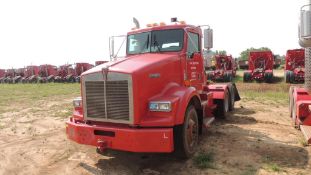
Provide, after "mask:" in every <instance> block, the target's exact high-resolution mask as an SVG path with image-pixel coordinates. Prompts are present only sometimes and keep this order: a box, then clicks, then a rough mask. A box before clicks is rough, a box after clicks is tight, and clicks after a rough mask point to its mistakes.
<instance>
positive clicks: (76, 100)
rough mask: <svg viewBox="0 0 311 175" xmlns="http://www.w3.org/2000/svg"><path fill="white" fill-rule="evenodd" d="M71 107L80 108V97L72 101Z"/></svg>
mask: <svg viewBox="0 0 311 175" xmlns="http://www.w3.org/2000/svg"><path fill="white" fill-rule="evenodd" d="M73 107H75V108H79V107H82V99H81V97H77V98H75V99H73Z"/></svg>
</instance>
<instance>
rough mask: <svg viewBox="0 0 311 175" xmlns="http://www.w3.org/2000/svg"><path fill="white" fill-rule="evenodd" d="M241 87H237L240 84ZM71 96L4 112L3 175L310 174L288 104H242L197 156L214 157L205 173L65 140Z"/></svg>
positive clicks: (165, 157)
mask: <svg viewBox="0 0 311 175" xmlns="http://www.w3.org/2000/svg"><path fill="white" fill-rule="evenodd" d="M238 86H239V85H238ZM73 97H74V95H72V97H71V96H70V97H69V96H58V97H53V98H49V99H48V100H40V99H39V100H37V101H35V102H34V103H33V104H32V105H31V106H30V105H27V104H24V103H17V104H14V105H10V106H6V109H5V110H3V112H1V110H0V150H1V151H0V174H105V175H106V174H107V175H114V174H116V175H117V174H133V175H137V174H144V175H159V174H184V175H188V174H195V175H197V174H198V175H199V174H237V175H240V174H241V175H253V174H290V175H292V174H297V175H300V174H306V175H307V174H311V166H310V165H311V163H310V160H309V157H310V154H311V147H309V146H308V147H304V146H303V136H302V133H301V132H300V131H298V130H296V129H294V128H293V127H292V126H291V122H290V118H289V114H288V107H287V105H286V103H278V102H275V101H269V100H252V99H249V98H244V97H243V96H242V100H241V101H240V102H238V103H236V111H235V112H233V113H232V114H230V116H229V117H228V118H227V119H225V120H217V121H216V122H215V123H214V124H213V125H212V126H211V128H209V129H208V130H205V131H204V134H203V135H202V136H201V139H200V146H199V151H198V153H197V154H200V153H202V152H210V153H212V154H213V155H214V156H213V162H212V165H213V166H212V167H211V168H208V169H199V168H197V167H196V166H195V164H194V161H193V159H190V160H187V161H182V160H178V159H176V158H174V156H173V155H171V154H134V153H126V152H115V151H108V152H107V155H105V156H102V155H98V154H97V153H96V152H95V148H94V147H89V146H84V145H79V144H76V143H73V142H71V141H69V140H67V138H66V135H65V121H66V120H67V118H66V117H57V116H58V115H59V114H61V113H62V112H63V113H64V114H66V111H64V106H67V105H70V104H71V101H72V98H73Z"/></svg>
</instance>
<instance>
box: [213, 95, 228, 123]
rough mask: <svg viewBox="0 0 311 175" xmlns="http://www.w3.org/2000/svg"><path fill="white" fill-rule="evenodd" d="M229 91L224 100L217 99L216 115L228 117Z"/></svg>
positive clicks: (222, 117)
mask: <svg viewBox="0 0 311 175" xmlns="http://www.w3.org/2000/svg"><path fill="white" fill-rule="evenodd" d="M229 98H230V97H229V92H228V91H227V92H226V93H225V97H224V99H223V100H215V102H216V105H217V107H216V111H215V117H217V118H221V119H225V118H226V117H227V114H228V112H229V106H230V105H229Z"/></svg>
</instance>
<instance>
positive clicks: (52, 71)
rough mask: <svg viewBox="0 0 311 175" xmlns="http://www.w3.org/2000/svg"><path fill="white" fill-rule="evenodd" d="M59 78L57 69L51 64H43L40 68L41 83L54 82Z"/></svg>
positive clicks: (39, 79)
mask: <svg viewBox="0 0 311 175" xmlns="http://www.w3.org/2000/svg"><path fill="white" fill-rule="evenodd" d="M56 76H57V67H56V66H54V65H50V64H43V65H40V66H39V77H38V81H39V82H40V83H47V82H49V83H50V82H54V79H55V77H56Z"/></svg>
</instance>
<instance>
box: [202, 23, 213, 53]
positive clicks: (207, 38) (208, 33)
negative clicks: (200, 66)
mask: <svg viewBox="0 0 311 175" xmlns="http://www.w3.org/2000/svg"><path fill="white" fill-rule="evenodd" d="M204 48H205V49H207V50H209V49H211V48H213V29H210V28H208V29H204Z"/></svg>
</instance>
